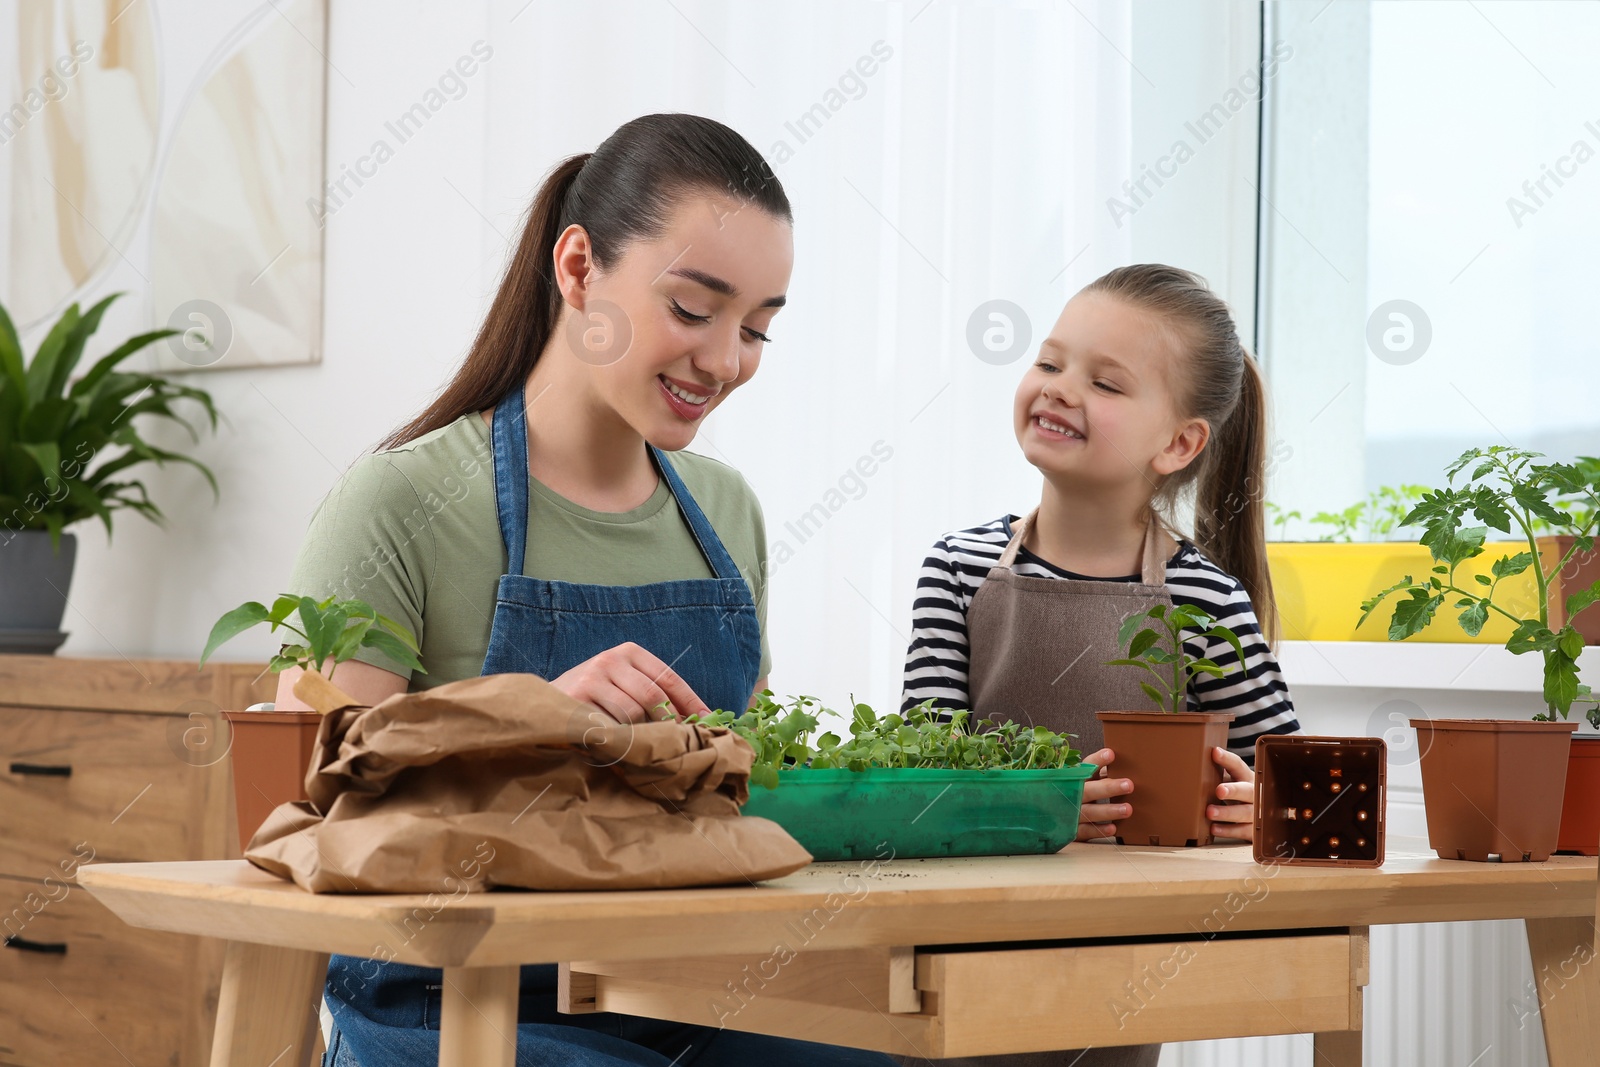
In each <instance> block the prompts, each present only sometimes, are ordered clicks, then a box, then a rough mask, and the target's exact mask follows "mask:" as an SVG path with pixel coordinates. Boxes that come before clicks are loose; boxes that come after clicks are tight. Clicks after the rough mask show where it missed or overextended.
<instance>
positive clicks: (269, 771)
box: [222, 711, 322, 849]
mask: <svg viewBox="0 0 1600 1067" xmlns="http://www.w3.org/2000/svg"><path fill="white" fill-rule="evenodd" d="M222 715H223V718H225V719H227V720H228V723H229V726H230V727H231V729H232V731H233V745H232V748H231V750H230V753H229V757H230V760H231V762H232V764H233V797H234V803H235V806H236V807H237V808H238V816H239V847H240V848H241V849H243V848H244V847H245V846H247V845H249V843H250V839H251V838H252V837H254V836H255V833H256V831H257V830H259V829H260V828H261V824H262V823H264V822H266V821H267V816H269V815H271V814H272V812H273V810H274V809H275V808H277V806H278V805H279V804H286V803H288V802H289V801H292V800H305V799H306V771H307V769H308V768H309V767H310V766H311V760H312V757H313V756H314V755H315V753H316V750H317V727H318V726H319V725H320V724H321V722H322V715H321V714H319V713H318V712H315V711H225V712H223V713H222Z"/></svg>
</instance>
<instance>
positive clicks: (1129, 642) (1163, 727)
mask: <svg viewBox="0 0 1600 1067" xmlns="http://www.w3.org/2000/svg"><path fill="white" fill-rule="evenodd" d="M1152 624H1153V625H1152ZM1185 633H1191V634H1194V635H1195V636H1197V637H1201V638H1207V637H1215V638H1219V639H1221V640H1223V641H1226V642H1227V643H1228V645H1229V647H1231V648H1232V649H1233V653H1234V655H1235V656H1236V657H1237V660H1238V662H1239V663H1240V664H1243V663H1244V649H1243V647H1241V646H1240V644H1239V638H1238V637H1237V636H1236V635H1235V634H1234V632H1233V631H1232V630H1230V629H1228V628H1227V627H1226V626H1221V625H1218V623H1217V621H1216V619H1214V618H1212V617H1211V616H1210V615H1208V614H1206V612H1204V611H1203V610H1201V609H1200V608H1196V607H1192V606H1190V605H1188V604H1173V605H1172V606H1170V607H1169V606H1167V605H1166V604H1157V605H1155V606H1154V607H1152V608H1151V609H1150V610H1149V611H1145V612H1141V613H1137V614H1134V615H1130V616H1128V617H1127V618H1126V619H1124V620H1123V622H1122V625H1121V626H1120V627H1119V628H1118V630H1117V644H1118V645H1120V646H1121V647H1122V648H1124V649H1126V650H1127V655H1126V656H1124V657H1123V658H1121V659H1114V660H1111V661H1110V663H1112V664H1114V665H1117V666H1124V667H1135V668H1138V669H1140V670H1143V671H1145V672H1146V673H1148V674H1149V675H1150V680H1149V681H1144V682H1140V683H1139V686H1140V688H1141V689H1143V690H1144V693H1145V695H1146V696H1148V697H1149V698H1150V700H1151V702H1152V703H1154V704H1155V706H1156V710H1155V711H1153V712H1152V711H1101V712H1097V713H1096V716H1097V717H1098V718H1099V719H1100V722H1101V724H1102V725H1103V726H1104V727H1105V739H1106V747H1107V748H1109V749H1111V751H1113V752H1115V753H1116V754H1117V774H1118V775H1121V776H1124V777H1127V778H1128V779H1130V780H1132V781H1133V783H1134V788H1135V789H1136V790H1137V791H1138V792H1137V795H1136V796H1135V797H1134V799H1133V801H1132V805H1133V814H1132V815H1129V816H1128V817H1127V818H1125V819H1119V820H1118V821H1117V840H1118V842H1120V843H1123V844H1135V845H1146V844H1149V845H1190V846H1192V845H1208V844H1210V843H1211V840H1212V835H1211V820H1210V819H1208V818H1207V817H1206V806H1207V805H1208V804H1210V803H1212V802H1213V801H1214V800H1215V799H1216V795H1217V786H1219V785H1221V784H1222V769H1221V768H1220V767H1218V766H1217V764H1216V761H1215V760H1213V759H1212V757H1211V750H1212V749H1213V748H1226V747H1227V745H1228V724H1229V723H1230V722H1232V721H1233V712H1231V711H1199V712H1187V711H1184V702H1185V699H1186V697H1187V695H1188V692H1189V682H1190V681H1191V680H1192V679H1193V678H1194V677H1195V676H1196V675H1201V674H1205V675H1210V676H1213V677H1220V676H1221V675H1223V674H1226V673H1227V671H1228V668H1225V667H1222V666H1219V665H1218V664H1217V663H1216V662H1215V661H1214V660H1210V659H1206V658H1204V657H1200V656H1195V655H1192V654H1190V652H1189V651H1188V650H1187V649H1186V648H1185V647H1184V644H1183V636H1184V634H1185Z"/></svg>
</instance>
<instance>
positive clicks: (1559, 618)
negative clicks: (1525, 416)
mask: <svg viewBox="0 0 1600 1067" xmlns="http://www.w3.org/2000/svg"><path fill="white" fill-rule="evenodd" d="M1574 540H1575V539H1574V538H1571V537H1564V536H1563V537H1541V538H1539V540H1538V544H1539V562H1540V563H1541V564H1543V565H1544V566H1546V567H1554V566H1555V565H1556V564H1557V563H1559V562H1560V561H1561V557H1562V556H1565V555H1566V554H1567V552H1569V551H1570V550H1571V548H1572V542H1573V541H1574ZM1595 582H1600V548H1592V549H1590V550H1589V551H1587V552H1579V553H1578V554H1577V555H1576V556H1573V557H1572V562H1571V563H1569V564H1567V566H1566V569H1565V570H1563V571H1561V573H1559V574H1556V575H1553V576H1552V577H1551V579H1550V629H1552V630H1559V629H1561V628H1562V627H1563V626H1565V625H1566V624H1567V597H1569V596H1571V595H1572V594H1573V593H1576V592H1577V591H1578V590H1580V589H1588V588H1589V587H1591V586H1592V585H1594V583H1595ZM1572 628H1573V629H1574V630H1577V631H1578V633H1580V634H1582V635H1583V643H1584V644H1586V645H1600V604H1590V605H1589V606H1588V607H1586V608H1584V609H1583V610H1582V611H1580V612H1578V614H1576V615H1574V616H1573V617H1572ZM1590 847H1591V848H1592V847H1594V846H1593V845H1592V844H1591V846H1590ZM1590 855H1593V853H1592V852H1591V853H1590Z"/></svg>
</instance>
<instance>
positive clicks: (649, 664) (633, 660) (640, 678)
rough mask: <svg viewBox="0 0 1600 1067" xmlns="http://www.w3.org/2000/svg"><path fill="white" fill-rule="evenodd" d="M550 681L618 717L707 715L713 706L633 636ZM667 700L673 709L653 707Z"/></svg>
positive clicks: (637, 719) (635, 719)
mask: <svg viewBox="0 0 1600 1067" xmlns="http://www.w3.org/2000/svg"><path fill="white" fill-rule="evenodd" d="M550 684H551V685H553V686H555V687H556V688H557V689H559V690H561V691H562V692H563V693H565V694H567V696H569V697H572V698H573V699H574V700H581V701H583V702H585V703H587V704H593V705H595V706H596V707H598V708H599V709H600V710H601V711H604V712H605V713H606V714H607V715H609V716H611V717H612V718H613V719H615V720H617V721H618V722H624V723H626V722H652V721H656V720H659V719H663V718H672V717H673V715H674V713H676V715H678V716H680V717H681V716H684V715H708V714H710V712H711V709H710V708H708V707H706V704H705V701H703V700H701V699H700V698H699V697H697V696H695V694H694V690H693V689H690V688H689V683H688V682H685V681H684V680H683V679H682V678H680V677H679V676H678V674H677V672H676V671H674V670H673V669H672V668H671V667H669V666H667V665H666V664H665V663H663V662H661V661H660V660H659V659H657V658H656V657H655V656H654V655H652V654H651V653H650V652H648V651H647V650H645V649H644V648H641V647H640V646H639V645H636V644H634V643H633V642H632V641H629V642H627V643H626V644H622V645H617V646H616V647H615V648H608V649H606V650H605V651H604V652H602V653H600V654H599V655H598V656H595V657H594V658H592V659H586V660H584V661H583V662H582V663H580V664H578V665H577V666H576V667H574V668H572V669H571V670H570V671H568V672H567V673H566V674H563V675H562V676H561V677H559V678H556V679H554V680H553V681H552V682H551V683H550ZM668 701H670V702H671V704H672V708H673V710H672V711H667V712H661V711H657V710H656V709H657V708H660V707H661V705H662V704H663V703H666V702H668Z"/></svg>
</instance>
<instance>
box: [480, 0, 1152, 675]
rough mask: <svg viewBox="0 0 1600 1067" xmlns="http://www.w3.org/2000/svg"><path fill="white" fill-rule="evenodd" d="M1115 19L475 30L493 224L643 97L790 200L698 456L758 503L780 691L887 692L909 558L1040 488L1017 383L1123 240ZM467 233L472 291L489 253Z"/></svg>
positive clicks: (1025, 7)
mask: <svg viewBox="0 0 1600 1067" xmlns="http://www.w3.org/2000/svg"><path fill="white" fill-rule="evenodd" d="M1130 17H1131V16H1130V15H1129V14H1128V11H1127V7H1126V5H1123V4H1114V3H1095V2H1079V3H1076V4H1043V3H1039V4H1033V3H1016V4H1005V5H990V4H982V5H978V4H963V3H953V2H950V0H932V2H927V0H910V2H908V3H904V4H897V3H890V4H862V3H851V2H836V3H815V4H804V5H802V4H783V5H772V4H735V3H732V2H712V0H705V2H692V0H673V2H672V3H661V2H658V0H641V2H638V3H607V4H600V5H589V4H584V5H545V4H542V3H541V4H537V5H536V6H535V7H534V8H533V9H532V10H530V11H528V12H527V13H526V14H522V15H517V14H516V12H515V10H509V11H507V12H506V13H505V14H504V15H502V16H500V19H499V20H497V21H496V22H495V23H494V24H492V25H491V30H492V34H493V37H492V39H493V42H494V47H495V50H496V54H495V60H494V63H493V64H492V65H491V77H492V78H493V82H492V86H491V99H490V103H489V108H488V120H487V121H488V123H489V127H488V130H487V144H488V151H489V163H488V166H487V172H486V175H485V182H486V186H487V188H486V189H485V195H484V199H483V201H482V202H483V204H484V205H485V211H486V213H487V214H488V215H489V216H490V218H491V219H492V220H493V221H494V222H495V225H496V226H497V228H498V230H499V231H501V232H503V233H504V234H512V233H514V224H515V220H516V217H517V213H518V212H519V211H520V210H521V209H522V208H523V206H524V205H525V204H526V202H527V198H528V197H529V196H530V195H531V192H532V190H533V188H534V187H535V185H536V183H537V180H538V178H539V176H540V175H541V174H542V173H543V172H544V171H545V170H546V169H547V168H549V167H550V166H551V165H552V164H553V163H554V162H555V161H556V160H557V159H558V158H559V157H561V156H563V155H565V154H567V153H570V152H576V151H583V150H586V149H589V148H592V147H593V146H594V144H595V143H596V142H597V141H598V140H599V139H600V138H601V137H603V136H604V135H605V134H606V133H608V132H610V131H611V130H612V129H614V128H615V127H616V126H617V125H619V124H620V123H622V122H624V121H626V120H628V119H630V118H632V117H634V116H636V115H639V114H643V113H646V112H651V111H664V110H681V111H690V112H695V113H698V114H704V115H709V116H711V117H714V118H717V119H720V120H722V121H724V122H727V123H728V124H730V125H731V126H733V127H734V128H735V129H737V130H739V131H740V132H741V133H743V134H744V135H745V136H746V137H748V138H749V139H750V140H751V142H752V143H753V144H755V145H756V147H758V148H759V149H761V151H762V152H763V153H765V154H766V155H767V157H768V159H769V160H770V161H771V162H772V164H773V166H774V169H775V171H776V172H777V173H778V175H779V177H780V178H781V179H782V181H783V183H784V186H785V188H786V190H787V191H788V194H789V197H790V199H791V201H792V202H793V204H794V210H795V236H796V242H795V243H796V263H795V274H794V280H793V282H792V284H791V287H790V291H789V296H790V304H789V307H788V308H787V309H785V310H784V312H783V313H782V314H781V315H780V316H779V317H778V319H777V320H776V322H775V328H774V330H773V336H774V338H775V341H774V343H773V344H772V345H771V346H769V347H768V349H767V352H766V355H765V357H764V359H763V363H762V367H761V371H760V373H759V374H758V375H757V376H756V377H755V378H754V379H753V380H752V381H751V382H750V384H748V385H747V386H745V387H744V388H743V389H742V390H741V392H740V394H739V395H738V396H736V397H734V398H733V399H732V400H731V401H730V402H729V403H728V404H727V405H726V406H725V407H724V408H723V409H722V410H720V411H718V412H717V413H716V414H715V415H713V416H712V417H711V418H710V419H709V420H708V425H707V426H706V427H705V429H704V430H703V431H702V433H701V435H700V437H699V438H698V439H697V441H696V443H695V444H694V445H692V446H691V448H692V449H694V450H696V451H700V452H704V453H706V454H708V455H711V456H715V457H718V458H721V459H723V460H725V461H726V462H728V463H730V464H732V465H733V466H735V467H737V468H738V469H739V470H740V471H742V472H743V473H744V475H745V477H746V478H747V479H749V481H750V483H751V484H752V485H753V486H754V487H755V490H756V492H757V493H758V494H759V496H760V497H761V500H762V504H763V506H764V508H765V511H766V516H767V524H768V534H769V541H770V544H771V548H772V552H773V564H772V570H771V582H772V591H771V604H770V611H771V617H770V627H771V637H772V644H773V654H774V669H773V675H772V684H773V688H774V689H775V690H777V691H778V692H779V693H800V692H803V693H810V694H815V695H818V696H821V697H823V698H824V699H825V700H826V701H828V702H830V703H831V704H833V706H836V707H837V706H840V703H841V702H843V701H845V700H847V699H848V698H849V696H850V695H851V694H852V693H853V694H854V695H855V696H856V698H857V699H861V700H870V701H871V702H872V703H874V705H875V706H876V705H892V704H894V703H896V702H897V701H898V698H899V683H900V671H901V667H902V664H903V660H904V654H905V645H906V640H905V637H904V634H905V631H906V627H907V619H908V617H909V614H910V603H911V596H912V589H913V585H914V581H915V573H916V570H917V568H918V566H919V565H920V563H921V561H922V558H923V555H924V553H925V552H926V550H927V548H928V547H929V546H930V545H931V544H932V543H933V541H934V539H935V538H937V537H938V536H939V535H940V534H941V533H943V532H945V531H946V530H949V529H953V528H956V527H959V526H966V525H972V524H975V523H978V522H985V521H988V520H990V519H993V518H995V517H996V516H998V515H999V514H1001V512H1002V511H1004V510H1006V509H1008V508H1009V509H1013V510H1015V509H1020V508H1025V507H1026V506H1027V505H1028V504H1029V503H1030V502H1031V501H1032V500H1034V499H1035V498H1036V497H1037V493H1038V475H1037V473H1036V472H1035V471H1034V470H1033V469H1032V468H1031V467H1029V466H1028V465H1027V464H1026V463H1025V462H1024V461H1023V460H1022V458H1021V455H1020V452H1019V451H1018V449H1017V445H1016V442H1015V439H1014V437H1013V434H1012V430H1011V415H1010V410H1011V395H1012V392H1013V389H1014V387H1015V385H1016V381H1017V378H1018V377H1019V375H1020V374H1021V372H1022V369H1023V367H1024V365H1025V360H1026V359H1027V358H1028V356H1029V354H1030V353H1031V351H1032V348H1033V347H1034V346H1036V345H1037V343H1038V340H1039V339H1040V338H1042V337H1043V336H1044V334H1045V333H1047V332H1048V331H1049V329H1050V326H1051V324H1052V323H1053V322H1054V320H1055V317H1056V315H1057V314H1058V313H1059V311H1060V309H1061V306H1062V304H1063V303H1064V302H1065V299H1066V297H1067V296H1068V295H1070V294H1071V293H1072V292H1074V291H1076V289H1077V288H1079V287H1081V286H1082V285H1083V284H1084V283H1085V282H1087V281H1088V280H1090V279H1092V278H1093V277H1095V276H1096V275H1097V274H1099V273H1101V272H1102V271H1104V270H1105V269H1107V268H1108V267H1110V266H1112V265H1115V264H1117V263H1121V262H1125V261H1126V260H1127V259H1128V257H1129V254H1130V245H1129V243H1128V242H1129V237H1128V234H1129V232H1130V231H1129V230H1128V229H1127V228H1124V229H1121V230H1119V229H1118V228H1117V227H1116V225H1115V224H1114V223H1113V221H1112V220H1111V217H1110V215H1109V213H1108V212H1107V211H1106V209H1105V206H1104V200H1105V197H1106V195H1107V192H1108V191H1109V190H1114V189H1115V188H1117V187H1118V186H1119V185H1120V183H1121V182H1122V181H1123V179H1124V178H1126V177H1127V166H1128V157H1129V152H1128V139H1129V133H1128V131H1129V127H1130V115H1129V109H1130V104H1129V94H1130V80H1131V79H1132V78H1133V77H1137V75H1136V74H1135V72H1134V71H1133V70H1132V68H1131V67H1130V65H1129V62H1128V60H1127V58H1126V55H1127V53H1128V52H1129V51H1130V46H1129V44H1128V41H1129V37H1130V36H1131V33H1130V25H1129V19H1130ZM864 70H870V71H871V73H870V74H863V73H862V71H864ZM484 234H485V240H486V245H485V262H486V265H487V274H486V279H485V281H486V284H488V282H489V281H490V279H491V278H492V275H493V271H494V270H496V269H498V263H499V261H500V256H501V254H502V253H503V248H504V244H503V237H502V236H501V235H500V234H499V233H497V232H496V231H495V230H492V229H489V228H487V227H486V228H485V230H484ZM996 299H1003V300H1008V301H1011V302H1012V303H1013V304H1015V305H1017V306H1018V307H1020V308H1021V309H1022V310H1023V312H1024V314H1025V316H1026V319H1027V321H1028V323H1029V324H1030V326H1031V334H1032V343H1031V344H1030V345H1029V347H1028V350H1027V351H1020V352H1018V354H1017V356H1016V358H1015V360H1014V361H1013V362H1010V363H1005V364H996V363H993V362H985V361H983V360H980V359H979V358H978V357H977V356H976V355H975V354H974V352H973V350H972V349H971V347H970V346H969V343H968V340H967V334H968V322H969V319H970V318H971V316H972V315H973V313H974V311H975V310H977V309H978V307H979V305H981V304H984V303H985V302H986V301H990V300H996ZM1020 332H1021V328H1020V326H1019V329H1018V333H1019V334H1020ZM864 472H870V473H864Z"/></svg>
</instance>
